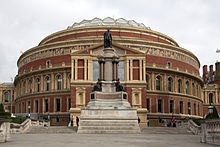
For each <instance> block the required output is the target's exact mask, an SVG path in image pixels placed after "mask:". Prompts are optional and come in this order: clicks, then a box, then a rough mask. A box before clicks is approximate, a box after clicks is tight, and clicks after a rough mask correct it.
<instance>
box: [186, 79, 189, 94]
mask: <svg viewBox="0 0 220 147" xmlns="http://www.w3.org/2000/svg"><path fill="white" fill-rule="evenodd" d="M186 94H189V82H188V81H187V82H186Z"/></svg>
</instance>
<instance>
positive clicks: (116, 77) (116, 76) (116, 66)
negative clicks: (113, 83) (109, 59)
mask: <svg viewBox="0 0 220 147" xmlns="http://www.w3.org/2000/svg"><path fill="white" fill-rule="evenodd" d="M118 63H119V62H118V61H117V62H116V64H115V71H116V75H115V79H116V80H117V79H118Z"/></svg>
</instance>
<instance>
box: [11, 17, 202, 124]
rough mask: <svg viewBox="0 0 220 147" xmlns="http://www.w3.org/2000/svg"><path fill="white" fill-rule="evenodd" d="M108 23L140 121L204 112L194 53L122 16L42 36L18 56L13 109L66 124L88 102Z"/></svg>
mask: <svg viewBox="0 0 220 147" xmlns="http://www.w3.org/2000/svg"><path fill="white" fill-rule="evenodd" d="M107 29H110V31H111V34H112V37H113V43H112V46H113V48H114V49H115V51H116V53H117V54H118V56H119V57H120V59H119V60H120V61H119V64H118V77H119V78H120V81H121V84H122V85H123V86H124V88H125V90H126V92H127V93H128V100H129V102H130V103H131V105H132V106H134V107H136V108H137V111H138V116H139V118H140V125H143V126H144V125H146V124H147V119H149V121H150V125H152V126H153V125H160V124H159V122H158V119H159V118H161V119H170V118H171V117H173V116H175V117H176V118H179V119H181V118H185V117H202V115H203V114H202V98H201V89H202V85H203V82H202V79H201V77H200V76H199V67H200V63H199V60H198V59H197V57H196V56H195V55H194V54H193V53H191V52H189V51H188V50H186V49H183V48H181V47H179V45H178V44H177V42H175V40H173V39H172V38H170V37H169V36H167V35H164V34H162V33H159V32H156V31H153V30H151V29H150V28H149V27H145V26H144V24H140V23H137V22H135V21H133V20H125V19H123V18H120V19H113V18H110V17H108V18H105V19H99V18H94V19H92V20H83V21H82V22H80V23H75V24H73V25H72V26H70V27H68V28H67V29H65V30H62V31H59V32H56V33H54V34H51V35H49V36H47V37H46V38H44V39H43V40H42V41H41V42H40V43H39V45H38V46H36V47H34V48H31V49H29V50H27V51H26V52H24V53H23V54H22V55H21V56H20V58H19V59H18V62H17V65H18V74H17V76H16V78H15V82H14V84H15V88H16V101H15V103H16V104H15V107H16V113H17V114H18V115H19V114H20V115H25V114H28V113H30V114H31V116H32V117H35V118H37V117H38V118H39V117H45V118H46V117H47V116H48V115H50V118H51V125H67V124H68V123H69V119H70V117H73V119H74V118H75V117H76V116H79V115H80V108H81V107H83V106H86V105H87V103H88V102H89V98H90V93H91V91H92V88H93V86H94V84H95V83H96V81H97V79H98V74H99V67H98V58H97V57H98V56H99V55H100V54H102V52H103V48H104V42H103V34H104V32H105V31H106V30H107Z"/></svg>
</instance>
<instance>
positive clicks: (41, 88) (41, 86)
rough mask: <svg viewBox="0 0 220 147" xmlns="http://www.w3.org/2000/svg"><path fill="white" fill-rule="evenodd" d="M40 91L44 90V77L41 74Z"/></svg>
mask: <svg viewBox="0 0 220 147" xmlns="http://www.w3.org/2000/svg"><path fill="white" fill-rule="evenodd" d="M40 91H44V77H43V75H41V76H40Z"/></svg>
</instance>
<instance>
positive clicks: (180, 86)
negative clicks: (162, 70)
mask: <svg viewBox="0 0 220 147" xmlns="http://www.w3.org/2000/svg"><path fill="white" fill-rule="evenodd" d="M178 92H179V93H181V92H182V80H181V79H179V80H178Z"/></svg>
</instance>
